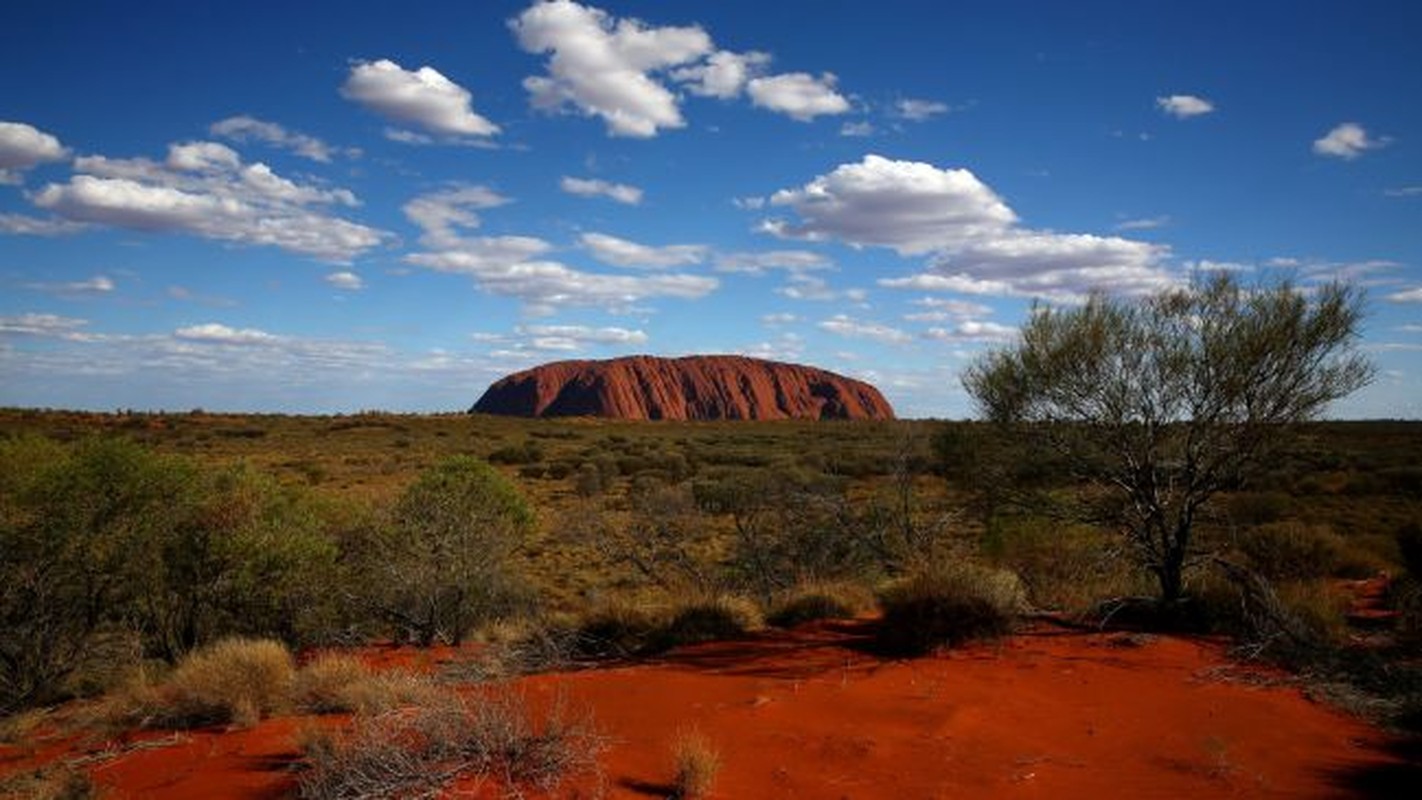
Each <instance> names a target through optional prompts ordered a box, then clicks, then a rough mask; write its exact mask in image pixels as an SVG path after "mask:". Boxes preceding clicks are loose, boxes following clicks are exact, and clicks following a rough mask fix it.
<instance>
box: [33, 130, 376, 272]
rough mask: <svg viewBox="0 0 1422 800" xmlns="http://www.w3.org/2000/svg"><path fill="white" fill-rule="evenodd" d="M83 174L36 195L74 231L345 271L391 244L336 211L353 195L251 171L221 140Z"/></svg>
mask: <svg viewBox="0 0 1422 800" xmlns="http://www.w3.org/2000/svg"><path fill="white" fill-rule="evenodd" d="M74 169H75V171H76V172H77V173H79V174H76V175H74V176H72V177H71V178H70V179H69V180H68V181H67V182H65V183H51V184H49V185H47V186H45V187H44V188H43V189H41V190H40V191H38V192H36V193H35V195H34V196H33V198H32V199H33V202H34V203H35V205H37V206H39V207H40V208H44V209H48V210H50V211H52V212H54V213H55V214H57V215H58V216H60V217H62V218H63V219H65V220H68V221H70V222H74V223H92V224H98V225H109V226H114V227H120V228H130V229H133V230H140V231H150V232H177V233H188V234H192V235H196V236H201V237H204V238H208V239H215V240H219V241H227V242H236V243H239V244H247V245H269V246H273V247H279V248H281V249H283V250H287V251H290V252H294V253H300V254H302V255H308V256H312V257H314V258H317V259H320V260H323V261H331V262H337V263H346V262H349V261H351V260H353V259H354V258H356V257H357V256H359V255H360V254H362V253H364V252H365V251H367V250H369V249H371V248H373V247H375V246H377V245H379V244H380V243H381V242H382V241H383V240H384V239H385V238H386V234H384V233H383V232H381V231H378V230H376V229H374V228H370V227H367V226H365V225H361V224H359V223H355V222H351V221H349V220H346V219H343V218H341V217H338V216H335V215H333V214H332V213H330V211H329V210H328V209H329V208H330V207H331V206H355V205H358V204H359V201H358V200H357V199H356V197H355V195H354V194H352V193H351V192H350V191H349V190H346V189H330V188H326V187H323V186H318V185H312V184H298V183H296V182H294V181H291V180H288V179H287V178H283V177H281V176H280V175H277V174H276V173H275V172H273V171H272V169H271V168H270V167H268V166H267V165H266V164H262V163H254V164H244V163H242V161H241V159H240V158H239V157H238V155H237V153H236V152H234V151H233V150H232V149H231V148H230V147H227V146H226V145H224V144H220V143H218V142H182V143H178V144H174V145H171V146H170V147H169V150H168V157H167V159H166V160H165V161H163V162H161V163H159V162H155V161H151V160H149V159H145V158H133V159H111V158H106V157H104V156H86V157H82V158H77V159H75V161H74Z"/></svg>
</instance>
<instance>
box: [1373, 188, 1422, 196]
mask: <svg viewBox="0 0 1422 800" xmlns="http://www.w3.org/2000/svg"><path fill="white" fill-rule="evenodd" d="M1383 194H1385V195H1387V196H1388V197H1418V196H1422V186H1399V187H1397V188H1396V189H1384V190H1383Z"/></svg>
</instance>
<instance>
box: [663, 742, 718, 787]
mask: <svg viewBox="0 0 1422 800" xmlns="http://www.w3.org/2000/svg"><path fill="white" fill-rule="evenodd" d="M672 760H673V762H674V764H675V769H676V774H675V775H674V776H673V778H672V788H673V794H672V797H674V798H677V799H678V800H698V799H699V798H704V797H706V796H707V795H709V794H710V793H711V787H713V786H714V785H715V784H716V775H717V773H719V772H720V771H721V754H720V752H719V751H717V750H716V748H715V746H714V745H712V744H711V740H709V739H707V738H706V737H705V736H704V735H702V734H701V733H700V732H697V731H687V732H683V733H681V734H679V735H678V736H677V738H676V740H675V741H673V742H672Z"/></svg>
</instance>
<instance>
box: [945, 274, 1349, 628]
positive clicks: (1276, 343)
mask: <svg viewBox="0 0 1422 800" xmlns="http://www.w3.org/2000/svg"><path fill="white" fill-rule="evenodd" d="M1362 300H1363V298H1362V295H1361V294H1360V292H1359V291H1358V290H1356V289H1355V288H1353V287H1350V286H1347V285H1343V284H1332V285H1328V286H1324V287H1322V288H1320V289H1318V290H1317V291H1315V292H1312V293H1304V292H1302V291H1300V290H1298V289H1297V288H1295V287H1294V286H1293V285H1291V284H1289V283H1287V282H1284V283H1279V284H1276V285H1272V286H1260V287H1246V286H1243V285H1241V284H1240V283H1239V282H1238V281H1236V280H1235V279H1234V278H1232V277H1231V276H1229V275H1227V274H1221V275H1219V276H1218V277H1215V278H1213V279H1208V280H1203V281H1201V282H1199V283H1195V284H1192V285H1190V286H1187V287H1185V288H1179V289H1171V290H1167V291H1163V292H1161V293H1159V294H1157V295H1154V296H1151V297H1149V298H1146V299H1144V300H1142V301H1140V302H1134V303H1133V302H1128V301H1125V300H1121V299H1115V298H1110V297H1106V296H1104V295H1101V294H1097V295H1093V296H1092V297H1091V298H1090V299H1089V300H1088V301H1087V302H1086V304H1085V305H1083V306H1079V307H1074V308H1064V309H1051V308H1036V309H1034V310H1033V313H1032V315H1031V317H1030V318H1029V319H1028V321H1027V323H1026V325H1025V326H1024V327H1023V329H1022V333H1021V337H1020V341H1018V342H1017V343H1016V344H1015V345H1013V346H1010V347H1007V348H1005V349H1002V350H998V351H994V352H990V353H988V354H986V355H985V356H983V357H981V358H980V359H979V360H978V361H977V362H975V363H974V364H973V365H972V366H971V367H969V369H968V370H967V371H966V373H965V374H964V376H963V384H964V386H965V387H966V388H967V390H968V392H969V393H970V394H971V395H972V396H973V398H974V399H975V400H976V401H977V404H978V406H979V410H980V412H981V413H982V414H983V415H984V416H985V417H986V418H987V419H989V420H990V421H992V422H994V423H997V424H998V425H999V426H1000V429H1001V430H1003V431H1009V432H1011V433H1013V434H1020V435H1023V436H1026V437H1028V438H1029V439H1032V440H1034V442H1035V443H1036V444H1037V445H1038V446H1043V445H1045V446H1047V447H1050V448H1052V450H1054V451H1055V452H1056V453H1058V454H1060V455H1062V456H1063V457H1064V458H1065V463H1067V464H1068V465H1070V469H1071V470H1072V471H1073V473H1074V474H1075V475H1076V476H1077V477H1078V478H1079V479H1081V480H1083V481H1084V482H1085V486H1084V487H1083V488H1084V489H1085V490H1086V492H1087V495H1088V496H1089V497H1092V498H1093V499H1094V500H1096V501H1097V502H1096V503H1095V504H1094V505H1095V508H1096V511H1097V514H1098V516H1097V518H1098V519H1100V520H1103V521H1108V522H1110V523H1111V524H1113V525H1114V526H1115V527H1117V528H1118V529H1119V530H1120V531H1121V532H1122V534H1124V536H1125V539H1126V541H1127V543H1128V544H1129V546H1130V551H1131V552H1132V553H1133V554H1134V556H1135V557H1136V559H1137V560H1138V562H1139V563H1140V564H1141V565H1142V566H1143V567H1145V568H1146V569H1148V570H1149V571H1150V572H1152V573H1153V574H1154V575H1155V577H1156V579H1157V581H1158V582H1159V586H1160V601H1161V603H1162V605H1163V606H1164V607H1166V608H1173V607H1175V606H1176V604H1177V603H1178V602H1179V601H1180V600H1181V599H1182V596H1183V588H1184V584H1183V578H1184V575H1185V571H1186V569H1187V568H1188V567H1190V566H1192V565H1193V563H1194V562H1195V561H1196V560H1197V559H1198V558H1199V557H1200V556H1201V555H1202V554H1201V553H1200V552H1199V551H1198V550H1197V548H1196V543H1195V542H1194V541H1193V537H1192V534H1193V532H1194V528H1195V523H1196V521H1197V519H1198V518H1199V515H1200V513H1201V511H1202V509H1203V508H1204V507H1205V506H1206V504H1207V503H1208V502H1209V501H1210V499H1211V498H1212V497H1214V496H1215V495H1216V494H1218V493H1219V492H1220V491H1222V490H1225V489H1229V488H1233V487H1236V486H1238V485H1239V484H1240V483H1241V482H1242V481H1243V480H1244V479H1245V478H1247V476H1248V474H1249V473H1250V471H1251V470H1252V469H1253V468H1255V467H1256V466H1257V465H1259V463H1260V462H1261V460H1262V459H1264V458H1265V457H1266V456H1267V455H1268V454H1269V453H1270V452H1271V451H1272V450H1273V448H1274V447H1275V446H1276V445H1277V444H1278V443H1280V442H1281V441H1282V440H1283V439H1284V437H1285V435H1286V433H1287V432H1288V430H1289V427H1290V426H1291V425H1293V424H1295V423H1298V422H1302V421H1305V420H1308V419H1312V418H1314V417H1316V416H1317V415H1318V414H1319V413H1320V412H1321V411H1322V410H1323V409H1324V408H1326V407H1327V405H1328V404H1329V403H1330V402H1331V401H1333V400H1336V399H1338V398H1340V397H1344V396H1346V395H1347V394H1349V393H1351V392H1353V391H1354V390H1356V389H1358V388H1360V387H1362V386H1364V385H1366V384H1367V383H1368V382H1369V380H1371V377H1372V374H1373V368H1372V365H1371V364H1370V363H1369V361H1368V360H1367V359H1366V358H1365V357H1364V356H1362V355H1361V354H1359V353H1358V352H1357V350H1356V344H1357V338H1358V328H1359V324H1360V322H1361V320H1362V317H1363V310H1362Z"/></svg>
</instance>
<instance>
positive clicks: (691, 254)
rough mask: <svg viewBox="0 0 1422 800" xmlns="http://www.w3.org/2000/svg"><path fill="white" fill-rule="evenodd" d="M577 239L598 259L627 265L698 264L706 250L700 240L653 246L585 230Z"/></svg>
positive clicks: (673, 265) (656, 266)
mask: <svg viewBox="0 0 1422 800" xmlns="http://www.w3.org/2000/svg"><path fill="white" fill-rule="evenodd" d="M578 243H579V244H581V245H582V246H583V249H585V250H587V251H588V252H589V253H590V254H592V257H593V258H595V259H597V260H598V261H601V262H602V263H604V264H611V265H612V266H614V267H623V268H627V269H669V268H671V267H680V266H685V265H688V264H700V263H701V262H702V261H704V260H706V252H707V248H706V246H705V245H700V244H670V245H663V246H661V247H654V246H652V245H645V244H639V243H637V242H632V241H628V240H627V239H619V238H618V237H616V236H608V235H607V234H605V233H585V234H583V235H582V236H580V237H578Z"/></svg>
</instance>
